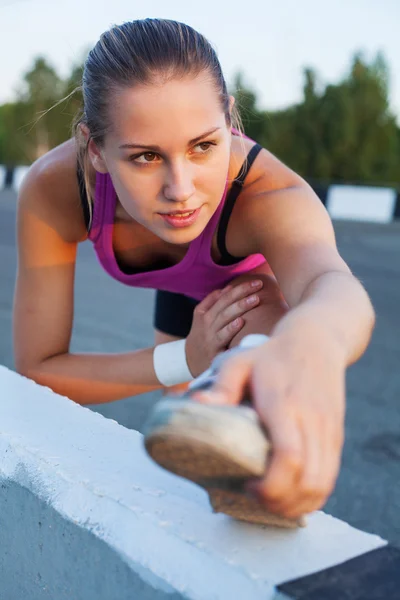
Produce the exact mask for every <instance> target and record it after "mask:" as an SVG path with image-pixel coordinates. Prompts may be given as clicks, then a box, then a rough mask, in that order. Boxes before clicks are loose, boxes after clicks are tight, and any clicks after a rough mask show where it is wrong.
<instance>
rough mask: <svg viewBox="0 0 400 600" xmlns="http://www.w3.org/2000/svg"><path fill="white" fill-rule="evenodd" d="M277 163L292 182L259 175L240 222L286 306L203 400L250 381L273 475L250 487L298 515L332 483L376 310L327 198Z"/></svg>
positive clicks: (236, 394)
mask: <svg viewBox="0 0 400 600" xmlns="http://www.w3.org/2000/svg"><path fill="white" fill-rule="evenodd" d="M275 161H276V159H275ZM277 169H278V171H279V169H281V170H282V173H283V175H282V176H283V177H285V178H286V182H288V183H289V185H286V186H285V187H280V188H279V182H278V184H276V185H275V189H273V190H267V191H265V185H264V186H263V181H262V177H261V178H260V179H258V180H256V181H255V182H254V184H252V185H251V186H250V187H249V189H248V190H247V191H246V192H245V193H246V194H247V199H246V200H247V202H245V197H243V198H242V201H241V204H242V206H243V207H244V206H245V205H246V207H247V210H246V211H244V210H243V211H242V213H243V214H241V215H240V218H241V219H242V224H243V226H244V229H245V231H246V234H247V235H246V237H247V239H248V240H250V243H251V244H252V248H248V250H250V251H251V252H254V253H255V252H261V253H262V254H263V255H264V256H265V257H266V258H267V260H268V263H269V265H270V266H271V268H272V271H273V272H274V275H275V277H276V278H277V281H278V283H279V286H280V289H281V291H282V293H283V295H284V297H285V300H286V302H287V303H288V305H289V307H290V310H289V311H288V312H287V314H286V315H285V316H283V317H282V319H281V320H280V321H279V322H278V323H277V324H276V326H275V327H274V329H273V331H272V333H271V338H270V340H269V341H268V342H267V343H266V344H264V345H263V346H261V347H258V348H255V349H252V350H249V351H248V352H246V353H242V354H239V355H237V356H234V357H232V358H231V359H230V360H227V361H226V364H225V365H224V367H223V369H222V370H221V373H220V376H219V378H218V383H217V384H216V386H215V388H214V389H213V392H212V393H211V392H210V393H207V394H204V395H203V398H202V400H200V401H204V402H210V403H228V404H238V403H239V402H240V400H241V398H242V396H243V393H244V390H245V388H246V385H247V384H250V386H251V390H252V398H253V403H254V406H255V408H256V410H257V412H258V414H259V416H260V418H261V420H262V421H263V423H264V425H265V426H266V428H267V430H268V434H269V437H270V439H271V445H272V457H271V461H270V464H269V466H268V470H267V473H266V475H265V477H264V478H263V480H262V481H258V482H254V484H253V485H252V486H251V489H252V491H253V492H254V493H256V494H257V495H258V497H259V498H260V499H261V500H262V501H263V502H264V503H265V504H266V506H267V507H268V508H269V509H270V510H272V511H273V512H275V513H278V514H282V515H285V516H287V517H297V516H299V515H302V514H304V513H307V512H311V511H313V510H316V509H318V508H321V506H323V504H325V502H326V500H327V498H328V496H329V495H330V493H331V492H332V490H333V488H334V485H335V482H336V479H337V476H338V472H339V467H340V460H341V452H342V446H343V437H344V415H345V371H346V368H347V366H348V365H350V364H351V363H353V362H355V361H356V360H357V359H358V358H359V357H360V356H361V355H362V354H363V352H364V351H365V349H366V347H367V345H368V342H369V340H370V337H371V333H372V330H373V327H374V321H375V315H374V310H373V307H372V305H371V302H370V300H369V297H368V294H367V293H366V291H365V289H364V288H363V286H362V285H361V283H360V282H359V281H358V279H357V278H356V277H354V276H353V275H352V273H351V271H350V269H349V267H348V266H347V265H346V263H345V262H344V261H343V259H342V258H341V257H340V255H339V253H338V250H337V247H336V242H335V235H334V230H333V226H332V223H331V220H330V218H329V215H328V213H327V211H326V209H325V208H324V206H323V205H322V203H321V201H320V200H319V199H318V197H317V196H316V195H315V194H314V192H313V191H312V189H311V188H310V187H309V186H308V184H307V183H305V182H304V181H303V180H302V179H301V178H300V177H298V176H297V175H295V174H293V173H292V172H291V171H290V170H289V169H287V168H286V167H284V165H282V164H281V163H279V167H278V168H277ZM276 172H277V171H276V170H275V173H276ZM275 182H276V179H275ZM264 183H265V182H264Z"/></svg>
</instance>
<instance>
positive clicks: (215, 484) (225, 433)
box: [144, 399, 305, 528]
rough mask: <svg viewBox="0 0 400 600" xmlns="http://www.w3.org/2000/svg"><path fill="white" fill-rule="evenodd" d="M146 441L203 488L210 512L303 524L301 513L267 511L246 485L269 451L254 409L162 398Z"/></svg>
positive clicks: (162, 460)
mask: <svg viewBox="0 0 400 600" xmlns="http://www.w3.org/2000/svg"><path fill="white" fill-rule="evenodd" d="M144 444H145V448H146V451H147V453H148V454H149V456H150V457H151V458H152V459H153V460H154V461H155V462H156V463H157V464H158V465H160V466H161V467H163V468H164V469H166V470H168V471H171V472H172V473H175V474H176V475H179V476H180V477H184V478H185V479H189V480H190V481H193V482H194V483H196V484H198V485H200V486H201V487H203V488H204V489H205V490H206V491H207V493H208V495H209V498H210V503H211V506H212V507H213V510H214V512H221V513H224V514H227V515H229V516H231V517H233V518H235V519H238V520H241V521H246V522H249V523H257V524H263V525H273V526H277V527H290V528H295V527H299V526H304V525H305V520H304V518H300V519H287V518H285V517H280V516H278V515H274V514H272V513H270V512H268V511H267V510H266V509H265V507H264V506H263V505H262V504H261V503H260V502H259V501H258V500H257V499H256V498H254V496H252V495H250V494H249V493H247V492H246V490H245V488H244V484H245V482H246V481H247V480H249V479H253V478H257V477H261V476H262V475H263V474H264V473H265V470H266V467H267V463H268V455H269V450H270V444H269V442H268V440H267V438H266V436H265V432H264V430H263V428H262V426H261V424H260V422H259V420H258V417H257V414H256V413H255V411H254V410H253V409H251V408H249V407H244V406H235V407H228V406H210V405H203V404H200V403H196V402H193V401H191V400H182V399H177V400H174V399H165V400H162V401H161V402H159V403H158V404H157V405H156V407H155V408H154V410H153V413H152V415H151V418H150V419H149V421H148V423H147V426H146V431H145V437H144Z"/></svg>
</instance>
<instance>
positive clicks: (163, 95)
mask: <svg viewBox="0 0 400 600" xmlns="http://www.w3.org/2000/svg"><path fill="white" fill-rule="evenodd" d="M110 110H111V113H110V117H111V122H112V133H111V136H112V137H113V138H114V139H115V140H117V141H118V143H129V142H130V143H143V144H148V145H151V144H157V145H160V146H162V145H163V144H167V143H171V140H174V141H176V142H177V143H178V142H179V141H182V142H184V143H187V141H188V140H190V139H193V138H195V137H196V136H198V135H200V134H201V133H203V132H205V131H207V130H208V129H212V128H213V127H217V126H222V124H223V123H224V120H225V115H224V113H223V110H222V106H221V103H220V100H219V97H218V93H217V90H216V88H215V85H214V84H213V82H212V81H211V79H210V78H209V77H205V76H204V75H203V76H199V77H196V78H193V77H192V78H185V79H172V80H171V81H168V82H166V83H159V84H152V85H145V86H144V85H140V86H135V87H132V88H128V89H121V90H119V91H118V92H116V94H115V95H114V96H113V101H112V105H111V107H110Z"/></svg>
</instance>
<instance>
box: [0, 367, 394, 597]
mask: <svg viewBox="0 0 400 600" xmlns="http://www.w3.org/2000/svg"><path fill="white" fill-rule="evenodd" d="M0 390H1V395H0V456H1V462H0V597H1V598H4V600H8V599H10V600H11V599H13V600H14V599H15V598H29V600H43V599H45V598H46V599H48V598H51V599H52V600H59V599H62V600H64V599H65V600H66V599H67V598H68V600H71V599H72V598H73V599H74V600H92V599H93V600H113V599H114V598H115V599H117V598H118V600H128V599H130V600H132V599H133V598H138V599H139V598H140V600H144V599H146V600H160V599H162V598H165V599H166V600H177V599H180V598H184V599H187V600H228V599H229V600H232V599H234V598H243V599H246V600H247V599H249V600H250V599H251V600H268V599H272V598H277V597H278V596H277V594H276V590H275V586H277V585H279V584H281V583H283V582H287V581H290V580H293V579H295V578H299V577H303V576H305V575H308V574H310V573H315V572H318V571H322V570H323V569H327V568H329V567H331V566H333V565H336V564H338V563H342V562H344V561H347V560H349V559H351V558H353V557H356V556H359V555H362V554H363V553H366V552H368V551H371V550H374V549H377V548H381V547H383V546H385V545H386V542H385V541H384V540H382V539H381V538H380V537H378V536H375V535H370V534H367V533H364V532H362V531H359V530H356V529H354V528H352V527H350V526H349V525H348V524H347V523H344V522H342V521H339V520H337V519H334V518H333V517H330V516H328V515H326V514H324V513H322V512H318V513H315V514H313V515H311V516H310V518H309V525H308V526H307V527H306V528H304V529H300V530H298V531H293V530H289V531H288V530H278V529H273V528H263V527H256V526H251V525H247V524H244V523H238V522H235V521H233V520H231V519H229V518H228V517H226V516H224V515H214V514H213V513H212V512H211V509H210V507H209V503H208V498H207V496H206V494H205V493H204V492H203V491H202V490H201V489H199V488H197V487H196V486H194V485H192V484H191V483H189V482H187V481H184V480H182V479H180V478H178V477H175V476H174V475H172V474H170V473H167V472H165V471H163V470H162V469H160V468H159V467H158V466H157V465H155V464H154V463H153V462H152V461H151V460H150V459H149V458H148V457H147V455H146V454H145V452H144V450H143V442H142V436H141V434H139V433H138V432H136V431H132V430H129V429H126V428H124V427H122V426H121V425H119V424H117V423H116V422H115V421H113V420H110V419H106V418H104V417H103V416H102V415H100V414H98V413H95V412H93V411H92V410H90V409H88V408H86V407H82V406H80V405H78V404H76V403H74V402H72V401H71V400H69V399H68V398H65V397H62V396H59V395H57V394H54V393H53V392H52V391H51V390H50V389H48V388H44V387H42V386H39V385H37V384H35V383H34V382H32V381H30V380H28V379H26V378H24V377H21V376H19V375H17V374H16V373H14V372H12V371H10V370H8V369H6V368H5V367H1V366H0ZM327 540H328V541H329V543H327Z"/></svg>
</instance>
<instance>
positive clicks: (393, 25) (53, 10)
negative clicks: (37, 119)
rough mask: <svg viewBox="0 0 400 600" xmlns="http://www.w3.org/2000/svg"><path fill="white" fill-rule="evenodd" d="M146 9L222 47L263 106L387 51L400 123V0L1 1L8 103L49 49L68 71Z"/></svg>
mask: <svg viewBox="0 0 400 600" xmlns="http://www.w3.org/2000/svg"><path fill="white" fill-rule="evenodd" d="M146 17H160V18H169V19H175V20H178V21H183V22H185V23H187V24H189V25H191V26H192V27H194V28H195V29H197V30H198V31H200V32H201V33H203V34H204V35H205V36H206V37H207V38H208V39H209V41H210V42H211V43H212V44H213V46H214V48H215V49H216V50H217V53H218V56H219V59H220V61H221V65H222V68H223V71H224V73H225V77H226V79H227V82H228V84H229V83H231V82H232V80H233V76H234V74H235V73H236V72H237V71H239V70H241V71H242V72H243V73H244V75H245V83H246V84H247V85H248V86H250V87H251V88H252V89H253V90H254V91H255V92H256V94H257V98H258V105H259V108H262V109H266V110H275V109H277V108H284V107H286V106H289V105H291V104H293V103H295V102H298V101H300V100H301V97H302V84H303V74H302V73H303V68H305V67H312V68H313V69H314V70H315V71H316V72H317V74H318V78H319V82H320V85H321V86H322V87H323V86H324V85H326V84H328V83H337V82H338V81H340V80H341V78H342V77H343V76H345V75H346V73H347V72H348V70H349V67H350V64H351V58H352V56H353V54H354V53H355V52H357V51H362V52H363V53H364V56H365V58H366V59H367V60H368V61H370V60H371V59H373V58H374V57H375V55H376V53H377V52H378V51H382V52H383V53H384V55H385V57H386V59H387V61H388V64H389V68H390V76H391V77H390V106H391V109H392V111H393V113H394V114H396V116H397V118H398V122H400V34H399V25H400V0H380V2H378V1H377V0H335V1H334V2H327V1H326V0H325V1H323V0H322V1H321V0H276V1H271V0H252V2H248V3H247V2H245V0H240V1H239V0H231V1H229V2H228V1H227V0H197V1H195V0H150V1H142V2H139V1H137V0H129V1H128V0H109V1H108V2H107V1H106V0H68V2H66V1H65V0H0V56H1V57H2V58H1V61H0V104H2V103H4V102H7V101H10V100H13V99H14V98H15V91H16V90H17V89H18V87H19V86H20V85H21V81H22V77H23V74H24V73H25V72H26V71H28V70H29V69H30V67H31V66H32V64H33V60H34V58H35V57H36V56H38V55H44V56H45V57H46V59H47V60H48V62H49V63H50V64H52V66H53V67H54V68H55V69H56V71H57V72H58V73H59V75H60V76H61V77H66V76H67V75H68V73H69V71H70V69H71V66H72V65H73V64H74V63H80V62H81V58H82V55H83V53H84V51H85V49H87V48H90V47H91V46H93V45H94V44H95V43H96V41H97V39H98V38H99V36H100V34H101V33H102V32H103V31H105V30H107V29H109V28H110V27H111V26H112V25H115V24H121V23H123V22H124V21H130V20H133V19H141V18H146Z"/></svg>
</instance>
